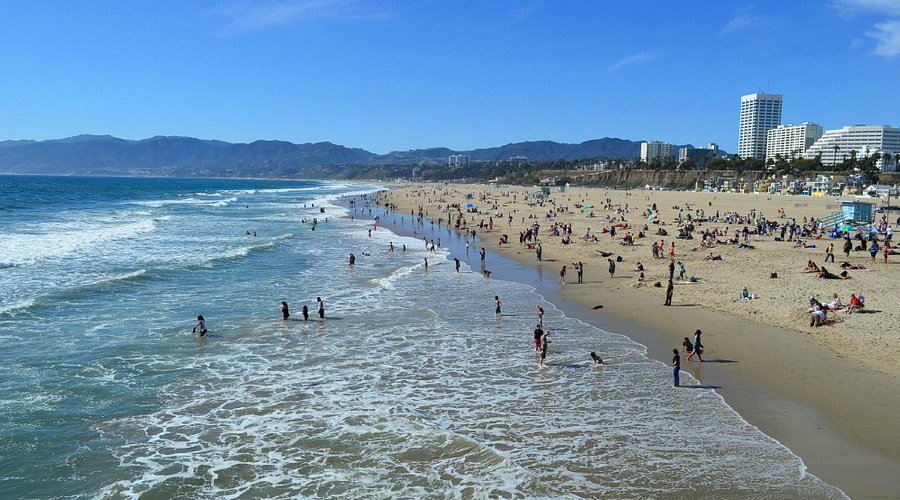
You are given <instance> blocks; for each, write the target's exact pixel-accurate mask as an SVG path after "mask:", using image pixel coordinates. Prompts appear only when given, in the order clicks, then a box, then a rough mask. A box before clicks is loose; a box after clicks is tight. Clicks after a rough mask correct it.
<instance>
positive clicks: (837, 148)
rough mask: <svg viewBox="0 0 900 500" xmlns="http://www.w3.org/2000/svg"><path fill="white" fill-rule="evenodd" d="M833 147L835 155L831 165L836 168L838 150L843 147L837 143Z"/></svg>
mask: <svg viewBox="0 0 900 500" xmlns="http://www.w3.org/2000/svg"><path fill="white" fill-rule="evenodd" d="M832 149H834V156H832V157H831V166H832V168H834V167H836V166H837V154H838V151H840V150H841V147H840V146H838V145H837V144H835V145H834V146H832Z"/></svg>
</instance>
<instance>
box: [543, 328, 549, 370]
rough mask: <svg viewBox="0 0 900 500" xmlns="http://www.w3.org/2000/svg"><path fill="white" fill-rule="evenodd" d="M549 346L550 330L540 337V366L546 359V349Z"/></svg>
mask: <svg viewBox="0 0 900 500" xmlns="http://www.w3.org/2000/svg"><path fill="white" fill-rule="evenodd" d="M549 345H550V330H547V331H545V332H544V334H543V335H541V366H543V365H544V359H546V358H547V347H548V346H549Z"/></svg>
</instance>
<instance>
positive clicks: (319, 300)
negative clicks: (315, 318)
mask: <svg viewBox="0 0 900 500" xmlns="http://www.w3.org/2000/svg"><path fill="white" fill-rule="evenodd" d="M316 307H317V308H318V310H319V317H320V318H322V319H325V301H324V300H322V297H316Z"/></svg>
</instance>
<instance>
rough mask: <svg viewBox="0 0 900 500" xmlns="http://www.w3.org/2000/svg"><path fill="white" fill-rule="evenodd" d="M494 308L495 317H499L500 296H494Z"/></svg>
mask: <svg viewBox="0 0 900 500" xmlns="http://www.w3.org/2000/svg"><path fill="white" fill-rule="evenodd" d="M494 306H496V307H495V309H494V314H496V315H497V316H500V296H499V295H494Z"/></svg>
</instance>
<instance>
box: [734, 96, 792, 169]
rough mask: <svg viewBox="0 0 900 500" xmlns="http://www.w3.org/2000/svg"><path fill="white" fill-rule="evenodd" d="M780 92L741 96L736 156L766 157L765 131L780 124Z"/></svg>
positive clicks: (759, 158) (758, 158) (760, 158)
mask: <svg viewBox="0 0 900 500" xmlns="http://www.w3.org/2000/svg"><path fill="white" fill-rule="evenodd" d="M781 98H782V96H781V94H748V95H745V96H742V97H741V126H740V133H739V134H738V156H740V157H741V158H753V159H757V160H762V159H764V158H765V157H766V133H767V132H768V131H769V130H770V129H773V128H775V127H777V126H778V125H780V124H781Z"/></svg>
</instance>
